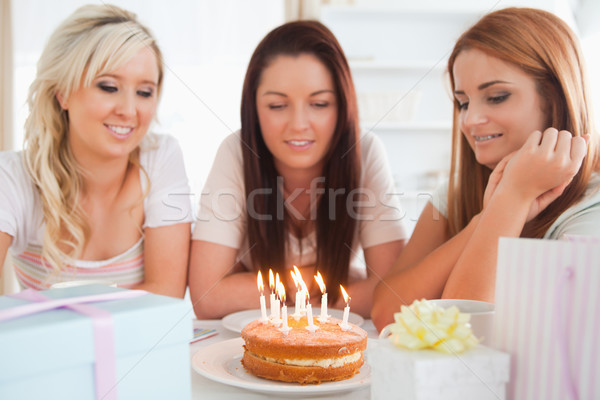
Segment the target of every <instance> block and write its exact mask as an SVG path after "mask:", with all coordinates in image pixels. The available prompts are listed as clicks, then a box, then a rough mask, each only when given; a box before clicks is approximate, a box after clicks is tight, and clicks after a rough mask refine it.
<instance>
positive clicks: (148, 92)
mask: <svg viewBox="0 0 600 400" xmlns="http://www.w3.org/2000/svg"><path fill="white" fill-rule="evenodd" d="M137 94H138V95H139V96H142V97H146V98H148V97H152V95H153V94H154V90H151V89H144V90H138V91H137Z"/></svg>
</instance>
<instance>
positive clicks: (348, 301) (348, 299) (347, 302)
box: [340, 285, 350, 307]
mask: <svg viewBox="0 0 600 400" xmlns="http://www.w3.org/2000/svg"><path fill="white" fill-rule="evenodd" d="M340 289H342V296H344V301H345V302H346V307H348V306H349V305H350V296H348V293H346V290H344V287H343V286H342V285H340Z"/></svg>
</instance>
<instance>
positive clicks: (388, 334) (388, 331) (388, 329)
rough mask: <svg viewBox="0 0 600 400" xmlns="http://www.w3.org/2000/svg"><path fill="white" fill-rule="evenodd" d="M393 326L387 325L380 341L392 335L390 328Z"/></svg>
mask: <svg viewBox="0 0 600 400" xmlns="http://www.w3.org/2000/svg"><path fill="white" fill-rule="evenodd" d="M391 326H392V324H389V325H386V326H385V327H384V328H383V329H382V330H381V332H380V333H379V339H385V338H387V337H389V336H391V335H392V332H391V331H390V327H391Z"/></svg>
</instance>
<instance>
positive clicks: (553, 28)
mask: <svg viewBox="0 0 600 400" xmlns="http://www.w3.org/2000/svg"><path fill="white" fill-rule="evenodd" d="M448 72H449V75H450V82H451V86H452V93H453V95H454V126H453V142H452V143H453V144H452V164H451V169H450V179H449V184H448V186H447V187H445V188H443V189H442V190H441V191H440V192H439V193H438V194H439V196H438V201H435V204H432V203H429V204H428V205H427V206H426V208H425V209H424V211H423V213H422V214H421V217H420V219H419V221H418V223H417V226H416V228H415V231H414V234H413V236H412V237H411V240H410V242H409V244H408V245H407V247H406V249H405V251H404V252H403V253H402V255H401V256H400V258H399V260H398V261H397V263H396V264H395V265H394V267H393V269H392V272H391V273H390V274H388V276H387V277H386V278H385V280H384V282H382V283H381V284H379V286H378V287H377V289H376V292H375V301H374V302H375V304H374V307H373V310H372V313H371V315H372V317H373V321H374V323H375V325H376V326H377V327H378V328H379V329H381V328H382V327H383V326H385V325H386V324H387V323H390V322H392V321H393V313H394V312H395V311H398V310H399V309H400V304H406V303H411V302H412V301H413V300H414V299H420V298H440V297H446V298H465V299H476V300H484V301H490V302H493V300H494V288H495V274H496V259H497V252H498V239H499V238H500V237H501V236H508V237H530V238H550V239H557V238H560V237H561V236H563V235H565V234H584V235H595V236H600V193H599V191H598V189H599V187H600V177H599V175H598V169H599V161H598V160H599V156H598V144H599V143H598V135H597V132H596V131H594V127H593V125H592V121H591V118H590V113H589V101H588V98H587V96H586V90H587V89H586V84H585V79H584V71H583V66H582V59H581V52H580V50H579V44H578V42H577V38H576V37H575V35H574V33H573V32H572V31H571V30H570V29H569V27H568V26H567V25H566V24H565V23H564V22H563V21H561V20H560V19H559V18H558V17H556V16H554V15H553V14H551V13H549V12H546V11H541V10H535V9H527V8H508V9H504V10H500V11H496V12H493V13H491V14H488V15H487V16H484V17H483V18H482V19H481V20H480V21H479V22H477V23H476V24H475V25H474V26H473V27H471V28H470V29H469V30H468V31H466V32H465V33H464V34H463V35H462V36H461V37H460V38H459V39H458V42H457V43H456V45H455V47H454V51H453V52H452V54H451V55H450V58H449V61H448ZM434 200H435V196H434ZM436 216H437V218H435V217H436Z"/></svg>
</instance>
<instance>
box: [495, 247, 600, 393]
mask: <svg viewBox="0 0 600 400" xmlns="http://www.w3.org/2000/svg"><path fill="white" fill-rule="evenodd" d="M566 239H567V240H564V241H562V240H541V239H516V238H501V239H500V243H499V248H498V269H497V274H496V315H495V320H494V332H493V335H492V347H494V348H497V349H499V350H503V351H506V352H508V353H510V355H511V366H510V372H511V376H510V382H509V388H508V399H514V400H528V399H531V400H538V399H545V400H552V399H556V400H567V399H571V400H583V399H586V400H587V399H600V379H599V378H600V373H599V372H598V371H600V241H598V240H595V239H586V238H584V237H574V238H573V237H571V238H566Z"/></svg>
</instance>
